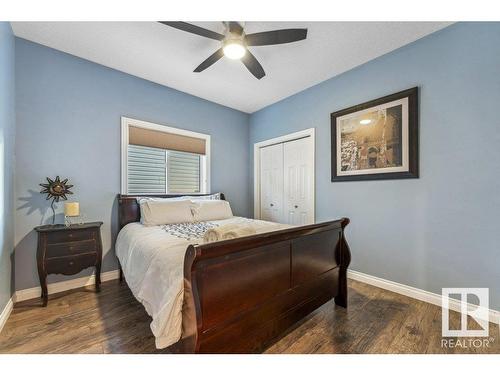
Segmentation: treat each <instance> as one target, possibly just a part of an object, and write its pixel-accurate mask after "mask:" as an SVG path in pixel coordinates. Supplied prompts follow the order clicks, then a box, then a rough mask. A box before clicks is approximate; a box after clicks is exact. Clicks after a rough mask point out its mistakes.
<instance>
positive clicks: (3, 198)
mask: <svg viewBox="0 0 500 375" xmlns="http://www.w3.org/2000/svg"><path fill="white" fill-rule="evenodd" d="M14 76H15V75H14V35H13V34H12V29H11V28H10V24H9V23H7V22H0V313H1V312H2V311H3V309H4V307H5V305H6V304H7V302H8V301H9V299H10V296H11V268H12V266H11V254H12V250H13V248H14V221H13V220H12V218H13V211H14V209H13V208H14V206H13V203H14V135H15V120H16V116H15V104H14V103H15V98H14V89H15V80H14Z"/></svg>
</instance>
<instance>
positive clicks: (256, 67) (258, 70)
mask: <svg viewBox="0 0 500 375" xmlns="http://www.w3.org/2000/svg"><path fill="white" fill-rule="evenodd" d="M241 62H242V63H243V64H245V66H246V67H247V69H248V70H249V71H250V73H252V74H253V75H254V76H255V78H257V79H261V78H262V77H264V76H265V75H266V72H264V68H263V67H262V65H260V63H259V62H258V61H257V59H256V58H255V56H254V55H252V54H251V53H250V51H249V50H247V52H246V53H245V56H243V57H242V59H241Z"/></svg>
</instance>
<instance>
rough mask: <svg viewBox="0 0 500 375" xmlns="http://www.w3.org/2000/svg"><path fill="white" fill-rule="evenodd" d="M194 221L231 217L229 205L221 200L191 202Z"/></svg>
mask: <svg viewBox="0 0 500 375" xmlns="http://www.w3.org/2000/svg"><path fill="white" fill-rule="evenodd" d="M191 207H192V210H193V216H194V221H210V220H223V219H229V218H231V217H233V212H232V211H231V206H230V205H229V202H228V201H223V200H200V201H196V202H193V203H192V206H191Z"/></svg>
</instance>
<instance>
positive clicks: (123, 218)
mask: <svg viewBox="0 0 500 375" xmlns="http://www.w3.org/2000/svg"><path fill="white" fill-rule="evenodd" d="M212 194H214V193H212ZM212 194H196V195H197V196H200V195H201V196H206V195H212ZM186 195H194V194H186ZM181 196H182V195H179V194H166V195H147V194H145V195H124V194H118V223H119V225H120V229H122V228H123V227H124V226H125V225H127V224H128V223H135V222H137V221H140V220H141V210H140V208H139V204H138V203H137V198H144V197H151V198H177V197H181ZM220 199H222V200H225V199H226V198H225V197H224V194H223V193H220Z"/></svg>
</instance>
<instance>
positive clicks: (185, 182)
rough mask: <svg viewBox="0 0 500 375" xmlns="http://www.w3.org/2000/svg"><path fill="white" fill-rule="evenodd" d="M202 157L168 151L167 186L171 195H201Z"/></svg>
mask: <svg viewBox="0 0 500 375" xmlns="http://www.w3.org/2000/svg"><path fill="white" fill-rule="evenodd" d="M200 162H201V155H198V154H191V153H189V152H179V151H167V174H168V178H167V186H168V192H169V193H199V192H200V191H201V189H200V174H201V168H200V164H201V163H200Z"/></svg>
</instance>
